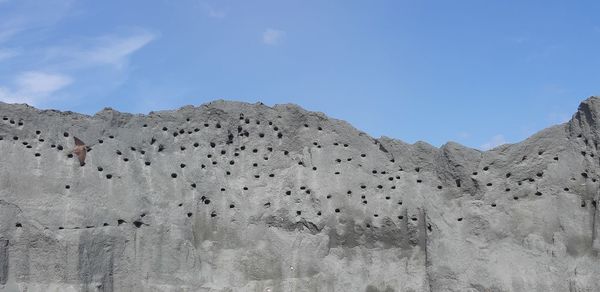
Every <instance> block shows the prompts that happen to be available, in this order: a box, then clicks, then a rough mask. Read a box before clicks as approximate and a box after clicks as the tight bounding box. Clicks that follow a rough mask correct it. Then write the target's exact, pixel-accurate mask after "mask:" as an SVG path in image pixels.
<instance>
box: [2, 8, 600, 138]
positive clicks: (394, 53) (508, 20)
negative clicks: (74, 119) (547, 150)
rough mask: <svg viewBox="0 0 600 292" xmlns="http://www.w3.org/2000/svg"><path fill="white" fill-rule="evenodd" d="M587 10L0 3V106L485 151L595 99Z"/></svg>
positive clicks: (595, 45)
mask: <svg viewBox="0 0 600 292" xmlns="http://www.w3.org/2000/svg"><path fill="white" fill-rule="evenodd" d="M598 12H600V2H598V1H548V0H544V1H522V0H521V1H506V0H504V1H491V0H490V1H482V0H472V1H464V0H456V1H447V0H444V1H442V0H440V1H433V0H432V1H426V0H407V1H404V0H389V1H387V0H377V1H348V0H327V1H312V0H303V1H300V0H297V1H291V0H290V1H286V0H278V1H276V0H273V1H266V0H265V1H263V0H257V1H228V0H206V1H204V0H178V1H167V0H164V1H159V0H155V1H148V0H143V1H142V0H138V1H135V0H130V1H112V0H103V1H91V0H89V1H84V0H82V1H69V0H44V1H30V0H0V100H2V101H5V102H19V103H22V102H26V103H29V104H32V105H34V106H37V107H40V108H57V109H61V110H71V111H77V112H83V113H87V114H93V113H95V112H97V111H99V110H101V109H102V108H104V107H113V108H115V109H118V110H120V111H126V112H135V113H147V112H149V111H151V110H160V109H174V108H178V107H180V106H183V105H188V104H193V105H199V104H202V103H205V102H208V101H211V100H214V99H220V98H222V99H228V100H239V101H247V102H257V101H262V102H263V103H265V104H267V105H274V104H278V103H288V102H291V103H296V104H299V105H301V106H302V107H304V108H306V109H309V110H314V111H321V112H324V113H326V114H327V115H329V116H331V117H335V118H339V119H343V120H346V121H348V122H350V123H352V124H353V125H354V126H355V127H357V128H359V129H361V130H363V131H366V132H367V133H369V134H370V135H372V136H375V137H379V136H381V135H384V136H388V137H393V138H397V139H401V140H404V141H406V142H410V143H413V142H415V141H418V140H423V141H426V142H429V143H431V144H433V145H435V146H440V145H442V144H443V143H445V142H446V141H456V142H459V143H461V144H464V145H468V146H471V147H475V148H480V149H487V148H490V147H493V146H495V145H498V144H502V143H513V142H518V141H520V140H522V139H524V138H526V137H527V136H529V135H531V134H533V133H535V132H536V131H538V130H541V129H543V128H546V127H548V126H550V125H553V124H557V123H561V122H564V121H566V120H568V119H569V118H570V116H571V114H572V113H574V112H575V111H576V109H577V106H578V104H579V102H580V101H582V100H583V99H585V98H587V97H588V96H591V95H600V49H599V48H600V18H598V16H597V14H598Z"/></svg>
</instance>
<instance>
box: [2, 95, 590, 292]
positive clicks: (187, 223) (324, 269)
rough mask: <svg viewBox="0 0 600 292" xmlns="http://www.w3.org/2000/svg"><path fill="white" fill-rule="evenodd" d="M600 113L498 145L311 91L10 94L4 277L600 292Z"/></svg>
mask: <svg viewBox="0 0 600 292" xmlns="http://www.w3.org/2000/svg"><path fill="white" fill-rule="evenodd" d="M599 115H600V99H597V98H589V99H587V100H586V101H584V102H583V103H582V104H581V106H580V108H579V110H578V112H577V113H576V114H575V115H574V116H573V119H572V120H571V121H569V122H568V123H566V124H563V125H558V126H554V127H551V128H548V129H546V130H543V131H541V132H539V133H538V134H536V135H534V136H532V137H531V138H529V139H527V140H525V141H523V142H521V143H518V144H512V145H504V146H500V147H497V148H495V149H493V150H490V151H485V152H482V151H478V150H474V149H469V148H466V147H464V146H461V145H459V144H456V143H448V144H446V145H444V146H442V147H441V148H439V149H438V148H435V147H433V146H431V145H428V144H426V143H422V142H418V143H415V144H412V145H411V144H406V143H403V142H401V141H398V140H393V139H389V138H385V137H383V138H381V139H373V138H371V137H369V136H368V135H366V134H365V133H362V132H360V131H358V130H356V129H354V128H353V127H352V126H350V125H349V124H347V123H345V122H343V121H339V120H335V119H330V118H328V117H326V116H325V115H323V114H321V113H315V112H308V111H305V110H303V109H301V108H299V107H297V106H295V105H277V106H274V107H272V108H271V107H267V106H264V105H262V104H246V103H238V102H226V101H216V102H212V103H209V104H205V105H202V106H200V107H191V106H188V107H184V108H181V109H179V110H177V111H161V112H153V113H150V114H149V115H131V114H124V113H119V112H117V111H114V110H111V109H105V110H103V111H101V112H99V113H97V114H96V115H94V116H85V115H80V114H76V113H72V112H58V111H40V110H37V109H35V108H32V107H29V106H26V105H9V104H3V103H0V118H1V119H2V120H0V138H1V139H2V140H0V153H1V155H0V291H30V292H33V291H273V292H274V291H367V292H375V291H386V292H390V291H600V276H599V275H600V258H599V257H598V251H599V250H600V240H599V239H598V233H599V232H600V226H599V225H600V224H599V223H598V221H599V219H600V218H599V216H600V215H598V213H597V212H596V210H597V203H598V200H599V197H598V189H599V183H600V182H598V177H599V176H598V172H599V170H600V168H599V164H598V162H599V160H598V157H597V156H598V148H597V145H598V141H600V129H598V118H599ZM74 136H76V137H78V138H80V139H81V140H82V141H84V142H85V143H86V145H87V146H88V147H89V148H90V149H89V152H88V153H87V157H86V161H85V162H86V164H85V165H84V166H80V164H79V161H78V160H77V158H73V157H72V155H69V154H71V153H70V152H71V150H72V149H73V147H74V142H73V137H74Z"/></svg>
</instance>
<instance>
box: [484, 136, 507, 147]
mask: <svg viewBox="0 0 600 292" xmlns="http://www.w3.org/2000/svg"><path fill="white" fill-rule="evenodd" d="M502 144H506V140H505V139H504V135H501V134H498V135H495V136H494V137H492V139H491V140H490V141H488V142H487V143H485V144H483V145H481V149H482V150H490V149H492V148H495V147H497V146H500V145H502Z"/></svg>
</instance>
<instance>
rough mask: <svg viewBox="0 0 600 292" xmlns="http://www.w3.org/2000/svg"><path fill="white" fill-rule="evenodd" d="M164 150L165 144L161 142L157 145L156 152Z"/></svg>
mask: <svg viewBox="0 0 600 292" xmlns="http://www.w3.org/2000/svg"><path fill="white" fill-rule="evenodd" d="M163 150H165V146H164V145H163V144H160V145H158V152H162V151H163Z"/></svg>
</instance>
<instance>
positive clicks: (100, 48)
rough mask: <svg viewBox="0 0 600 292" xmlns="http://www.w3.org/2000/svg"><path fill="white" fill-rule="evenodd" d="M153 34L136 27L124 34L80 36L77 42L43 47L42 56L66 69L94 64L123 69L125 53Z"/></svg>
mask: <svg viewBox="0 0 600 292" xmlns="http://www.w3.org/2000/svg"><path fill="white" fill-rule="evenodd" d="M156 38H157V34H155V33H151V32H149V31H146V30H140V29H138V31H137V32H135V33H130V34H126V35H123V34H122V35H118V34H110V35H104V36H100V37H95V38H82V39H80V40H78V43H77V44H69V45H62V46H55V47H50V48H46V49H44V51H45V53H44V59H46V60H48V62H49V63H51V64H52V65H53V66H54V67H57V68H63V69H64V68H67V69H70V70H74V69H82V68H88V67H94V66H112V67H115V68H117V69H124V68H125V67H126V65H127V64H128V62H129V57H130V56H131V55H132V54H133V53H135V52H136V51H138V50H140V49H141V48H143V47H144V46H146V45H148V44H149V43H150V42H152V41H153V40H155V39H156Z"/></svg>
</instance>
